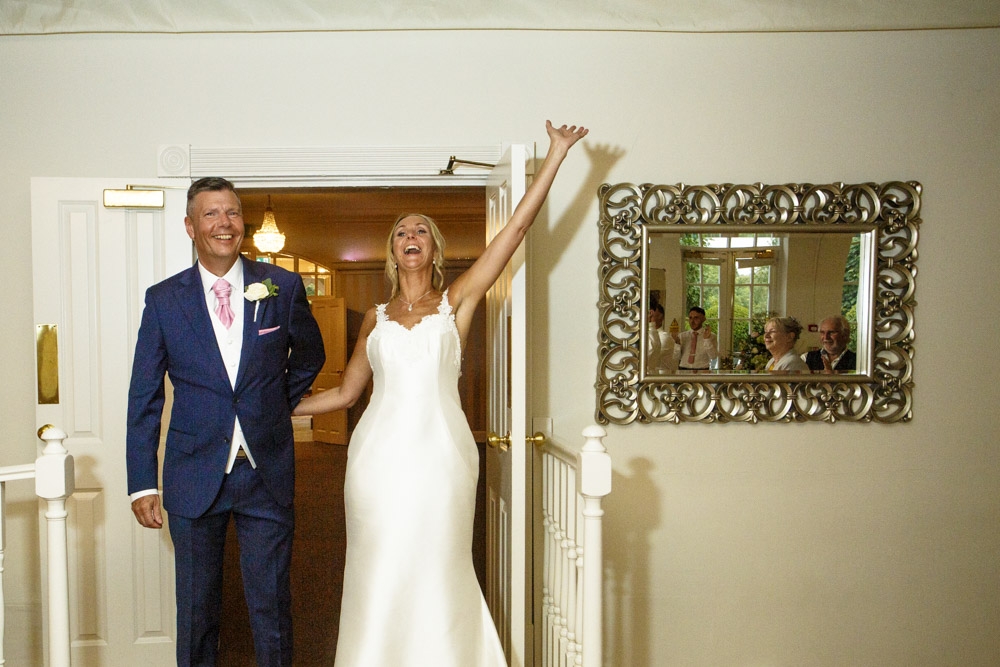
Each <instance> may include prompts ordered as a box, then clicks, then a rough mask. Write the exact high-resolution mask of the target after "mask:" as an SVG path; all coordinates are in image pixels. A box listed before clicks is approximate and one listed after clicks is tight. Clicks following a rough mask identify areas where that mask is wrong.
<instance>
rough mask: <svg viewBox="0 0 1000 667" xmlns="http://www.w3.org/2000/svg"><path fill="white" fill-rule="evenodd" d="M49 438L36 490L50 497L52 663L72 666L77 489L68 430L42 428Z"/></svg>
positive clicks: (37, 473)
mask: <svg viewBox="0 0 1000 667" xmlns="http://www.w3.org/2000/svg"><path fill="white" fill-rule="evenodd" d="M38 437H39V438H41V439H42V440H43V441H44V442H45V449H44V450H43V451H42V455H41V456H40V457H38V459H37V460H36V461H35V494H36V495H37V496H38V497H39V498H42V499H43V500H45V501H46V503H47V509H46V511H45V523H46V526H47V527H48V531H47V537H48V541H47V544H48V584H49V585H48V589H49V590H48V592H49V597H48V602H49V605H48V606H49V645H48V648H49V665H50V666H51V667H69V665H70V634H69V561H68V553H67V547H66V499H67V498H69V497H70V496H71V495H73V491H75V490H76V478H75V469H74V466H73V457H72V456H71V455H70V454H69V453H68V452H67V451H66V448H65V447H64V446H63V441H64V440H65V439H66V434H65V433H64V432H63V431H62V430H60V429H58V428H56V427H54V426H51V425H45V426H43V427H41V428H40V429H38Z"/></svg>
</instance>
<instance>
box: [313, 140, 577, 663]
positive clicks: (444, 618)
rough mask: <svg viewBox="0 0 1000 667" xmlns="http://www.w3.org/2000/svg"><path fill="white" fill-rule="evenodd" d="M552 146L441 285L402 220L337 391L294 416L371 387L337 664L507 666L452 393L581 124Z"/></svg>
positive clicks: (425, 243)
mask: <svg viewBox="0 0 1000 667" xmlns="http://www.w3.org/2000/svg"><path fill="white" fill-rule="evenodd" d="M545 128H546V132H547V133H548V135H549V150H548V153H547V154H546V156H545V161H544V162H543V163H542V165H541V167H540V168H539V169H538V172H537V173H536V174H535V179H534V181H533V182H532V184H531V186H530V187H529V188H528V190H527V192H526V193H525V195H524V198H523V199H522V200H521V202H520V204H518V206H517V208H516V209H515V210H514V214H513V215H512V216H511V219H510V222H508V223H507V225H506V227H504V229H503V230H502V231H501V232H500V233H499V234H497V236H496V237H495V238H494V239H493V241H491V242H490V244H489V245H488V246H487V247H486V249H485V250H484V251H483V254H482V256H480V257H479V259H477V260H476V262H475V263H474V264H473V265H472V266H471V267H470V268H469V270H468V271H466V272H465V273H463V274H462V275H461V276H459V277H458V278H457V279H455V281H454V282H453V283H452V284H451V285H450V286H449V287H447V288H445V287H444V284H443V283H444V275H443V272H442V265H443V261H444V239H443V238H442V237H441V233H440V231H438V228H437V225H435V224H434V222H433V220H431V219H430V218H428V217H426V216H422V215H416V214H407V215H403V216H400V218H399V219H398V220H397V221H396V223H395V225H394V226H393V228H392V233H391V234H390V236H389V240H388V242H387V260H386V275H387V276H388V278H389V281H390V282H391V284H392V296H391V297H390V299H389V302H388V303H385V304H380V305H378V306H376V307H374V308H372V309H371V310H369V311H368V313H367V314H366V315H365V319H364V322H363V323H362V325H361V332H360V334H359V336H358V342H357V346H356V347H355V349H354V353H353V355H352V356H351V360H350V362H349V363H348V365H347V369H346V371H345V372H344V379H343V383H342V384H341V386H340V387H337V388H335V389H331V390H328V391H325V392H321V393H319V394H316V395H314V396H311V397H309V398H307V399H304V400H303V401H302V402H301V403H299V405H298V406H297V407H296V409H295V414H297V415H309V414H317V413H322V412H331V411H334V410H341V409H344V408H346V407H350V406H351V405H353V404H354V402H355V401H356V400H357V399H358V397H359V396H360V395H361V393H362V391H363V390H364V388H365V387H366V386H367V384H368V381H369V380H370V379H372V378H374V390H373V392H372V398H371V401H370V403H369V405H368V407H367V408H366V409H365V413H364V415H363V416H362V418H361V420H360V421H359V422H358V425H357V428H356V429H355V430H354V433H353V435H352V436H351V443H350V448H349V449H348V459H347V479H346V483H345V487H344V503H345V506H346V510H347V562H346V566H345V570H344V597H343V601H342V603H341V610H340V633H339V637H338V642H337V657H336V667H479V666H487V667H505V665H506V664H507V663H506V659H505V658H504V654H503V650H502V648H501V646H500V640H499V637H498V636H497V631H496V628H495V626H494V624H493V620H492V618H491V617H490V614H489V610H488V609H487V607H486V602H485V600H484V599H483V594H482V591H481V590H480V588H479V582H478V580H477V579H476V574H475V570H474V569H473V565H472V522H473V514H474V511H475V495H476V483H477V481H478V476H479V462H478V456H479V454H478V450H477V449H476V442H475V440H474V439H473V436H472V431H471V430H470V429H469V425H468V421H467V420H466V417H465V414H464V413H463V412H462V407H461V400H460V398H459V395H458V377H459V374H460V370H461V360H462V349H463V348H464V344H465V340H466V337H467V336H468V333H469V328H470V326H471V323H472V316H473V313H474V312H475V310H476V306H477V305H478V303H479V301H480V300H481V299H482V298H483V296H484V295H485V294H486V291H487V290H488V289H489V288H490V286H491V285H492V284H493V283H494V282H495V281H496V279H497V277H499V275H500V272H501V271H502V270H503V267H504V266H505V265H506V264H507V262H508V261H509V260H510V258H511V256H512V255H513V254H514V251H515V250H516V249H517V246H518V245H519V244H520V243H521V241H522V240H523V239H524V235H525V233H526V232H527V230H528V228H529V227H530V226H531V224H532V222H534V219H535V216H536V215H537V214H538V211H539V209H540V208H541V206H542V203H543V202H544V201H545V197H546V196H547V195H548V192H549V188H550V187H551V185H552V181H553V179H554V178H555V175H556V172H557V171H558V170H559V166H560V165H561V164H562V161H563V159H564V158H565V157H566V154H567V153H568V151H569V149H570V147H571V146H573V144H575V143H576V142H577V141H578V140H579V139H581V138H582V137H584V136H586V134H587V130H586V129H585V128H583V127H577V126H575V125H574V126H572V127H567V126H565V125H563V126H562V127H559V128H556V127H553V126H552V124H551V123H549V122H548V121H546V124H545Z"/></svg>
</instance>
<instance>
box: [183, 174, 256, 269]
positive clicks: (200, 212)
mask: <svg viewBox="0 0 1000 667" xmlns="http://www.w3.org/2000/svg"><path fill="white" fill-rule="evenodd" d="M184 226H185V227H186V228H187V233H188V236H190V237H191V239H192V240H194V247H195V248H196V249H197V250H198V261H200V262H201V264H202V266H204V267H205V268H206V269H208V270H209V271H211V272H212V273H214V274H215V275H217V276H222V275H225V273H226V272H227V271H228V270H229V269H230V268H231V267H232V266H233V264H235V263H236V259H237V258H238V257H239V256H240V244H241V243H243V209H242V207H241V206H240V200H239V197H237V196H236V193H235V192H232V191H231V190H218V191H215V190H208V191H205V192H199V193H198V194H197V195H195V198H194V200H192V202H191V212H190V215H188V216H187V217H185V218H184Z"/></svg>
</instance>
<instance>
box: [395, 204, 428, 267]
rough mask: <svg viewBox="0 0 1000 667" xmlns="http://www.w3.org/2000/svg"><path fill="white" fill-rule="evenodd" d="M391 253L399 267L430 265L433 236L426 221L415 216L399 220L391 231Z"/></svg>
mask: <svg viewBox="0 0 1000 667" xmlns="http://www.w3.org/2000/svg"><path fill="white" fill-rule="evenodd" d="M392 254H393V256H394V257H395V258H396V263H397V264H398V265H400V266H401V267H407V268H411V269H413V268H419V267H420V266H423V265H430V264H431V261H432V260H433V259H434V237H433V236H432V235H431V229H430V225H428V224H427V221H425V220H424V219H423V218H420V217H417V216H410V217H407V218H403V219H402V220H400V221H399V222H398V223H397V224H396V228H395V229H394V230H393V232H392Z"/></svg>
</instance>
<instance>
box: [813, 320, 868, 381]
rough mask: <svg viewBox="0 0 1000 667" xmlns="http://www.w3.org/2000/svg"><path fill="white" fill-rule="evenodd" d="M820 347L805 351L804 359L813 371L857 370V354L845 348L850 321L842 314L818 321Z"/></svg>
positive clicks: (849, 332)
mask: <svg viewBox="0 0 1000 667" xmlns="http://www.w3.org/2000/svg"><path fill="white" fill-rule="evenodd" d="M819 339H820V342H821V343H822V344H823V347H822V349H819V350H812V351H810V352H807V353H806V355H805V357H804V359H805V362H806V365H807V366H809V370H811V371H813V372H814V373H817V372H818V373H853V372H854V371H855V370H857V364H858V359H857V355H855V354H854V352H852V351H851V350H848V349H847V344H848V343H849V342H850V340H851V323H850V322H849V321H848V320H847V318H846V317H844V316H843V315H834V316H833V317H828V318H826V319H825V320H823V321H822V322H820V323H819Z"/></svg>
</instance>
